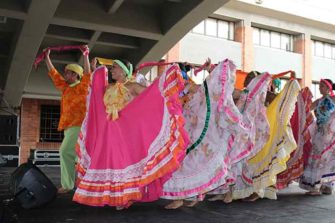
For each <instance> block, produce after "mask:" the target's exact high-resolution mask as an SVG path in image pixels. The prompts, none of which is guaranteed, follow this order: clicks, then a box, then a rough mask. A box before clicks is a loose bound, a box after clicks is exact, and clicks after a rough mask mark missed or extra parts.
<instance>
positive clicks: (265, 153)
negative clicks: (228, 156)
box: [240, 80, 300, 197]
mask: <svg viewBox="0 0 335 223" xmlns="http://www.w3.org/2000/svg"><path fill="white" fill-rule="evenodd" d="M299 91H300V86H299V83H298V81H296V80H290V81H288V83H287V84H286V85H285V87H284V89H283V90H282V91H281V92H280V93H279V95H277V96H276V98H275V99H274V100H273V101H272V103H271V104H270V105H269V107H268V108H267V118H268V121H269V124H270V131H269V133H270V136H269V139H268V141H267V142H266V144H265V145H264V147H263V148H262V149H261V150H260V151H259V152H258V153H257V154H256V155H255V156H254V157H252V158H251V159H249V160H248V166H249V170H250V173H251V175H252V184H251V185H250V187H247V188H245V189H244V190H245V191H243V190H242V191H240V193H241V194H248V193H251V192H257V193H258V194H259V195H260V196H264V195H265V194H264V191H265V189H266V188H267V187H270V186H272V185H276V179H277V174H279V173H280V172H282V171H284V170H286V168H287V166H286V162H287V161H288V159H289V158H290V154H291V153H292V152H293V151H294V150H295V149H296V147H297V145H296V142H295V139H294V137H293V133H292V129H291V127H290V118H291V116H292V114H293V112H294V108H295V103H296V101H297V96H298V93H299ZM250 183H251V182H250ZM272 192H273V191H272ZM271 196H272V195H271ZM273 197H274V196H273Z"/></svg>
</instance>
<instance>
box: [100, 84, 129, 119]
mask: <svg viewBox="0 0 335 223" xmlns="http://www.w3.org/2000/svg"><path fill="white" fill-rule="evenodd" d="M127 82H128V81H127ZM127 82H125V83H116V84H113V85H109V86H108V87H107V88H106V91H105V94H104V104H105V108H106V113H107V114H108V118H110V119H112V120H113V121H114V120H116V119H118V118H119V111H120V110H122V109H123V108H124V107H125V106H126V105H127V104H128V103H129V102H130V101H131V100H132V99H133V96H132V95H131V93H130V91H129V90H128V88H126V87H125V84H126V83H127Z"/></svg>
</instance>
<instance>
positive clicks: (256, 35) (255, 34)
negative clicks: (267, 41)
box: [252, 28, 260, 45]
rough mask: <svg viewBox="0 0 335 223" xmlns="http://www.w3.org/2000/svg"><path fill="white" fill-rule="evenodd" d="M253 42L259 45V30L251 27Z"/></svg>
mask: <svg viewBox="0 0 335 223" xmlns="http://www.w3.org/2000/svg"><path fill="white" fill-rule="evenodd" d="M252 39H253V42H254V44H256V45H260V31H259V29H257V28H253V37H252Z"/></svg>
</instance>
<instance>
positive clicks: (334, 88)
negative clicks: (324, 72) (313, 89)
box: [323, 79, 335, 90]
mask: <svg viewBox="0 0 335 223" xmlns="http://www.w3.org/2000/svg"><path fill="white" fill-rule="evenodd" d="M323 80H325V81H327V82H328V83H329V84H331V85H332V88H333V90H335V84H334V83H333V81H332V80H330V79H323Z"/></svg>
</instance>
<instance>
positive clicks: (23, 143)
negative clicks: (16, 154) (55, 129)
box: [19, 98, 60, 164]
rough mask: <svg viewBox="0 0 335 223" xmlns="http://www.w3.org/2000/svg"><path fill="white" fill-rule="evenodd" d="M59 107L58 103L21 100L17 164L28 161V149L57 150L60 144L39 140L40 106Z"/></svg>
mask: <svg viewBox="0 0 335 223" xmlns="http://www.w3.org/2000/svg"><path fill="white" fill-rule="evenodd" d="M41 104H48V105H59V101H52V100H38V99H27V98H23V99H22V103H21V116H20V121H21V127H20V158H19V162H20V164H21V163H24V162H26V161H27V160H28V158H29V155H30V149H34V148H43V149H58V148H59V146H60V143H41V142H39V141H40V140H39V138H40V118H41V117H40V116H41V115H40V113H41V112H40V105H41Z"/></svg>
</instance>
